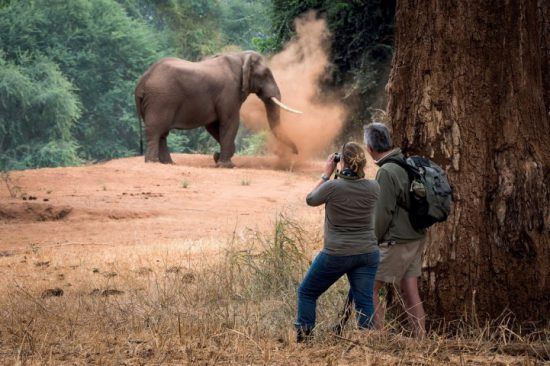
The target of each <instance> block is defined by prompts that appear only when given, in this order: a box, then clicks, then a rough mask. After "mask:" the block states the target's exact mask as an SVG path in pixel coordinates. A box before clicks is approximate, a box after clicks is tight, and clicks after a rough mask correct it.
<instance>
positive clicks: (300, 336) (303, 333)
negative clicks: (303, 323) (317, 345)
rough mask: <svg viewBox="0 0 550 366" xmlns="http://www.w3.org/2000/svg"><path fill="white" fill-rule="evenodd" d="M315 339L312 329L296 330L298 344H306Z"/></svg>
mask: <svg viewBox="0 0 550 366" xmlns="http://www.w3.org/2000/svg"><path fill="white" fill-rule="evenodd" d="M312 338H313V335H312V332H311V329H304V328H298V329H296V342H297V343H305V342H309V341H310V340H311V339H312Z"/></svg>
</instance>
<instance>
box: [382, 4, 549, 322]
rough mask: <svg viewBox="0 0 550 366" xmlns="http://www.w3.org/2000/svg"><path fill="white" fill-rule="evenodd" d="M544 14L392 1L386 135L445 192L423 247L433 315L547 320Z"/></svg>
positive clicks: (543, 9)
mask: <svg viewBox="0 0 550 366" xmlns="http://www.w3.org/2000/svg"><path fill="white" fill-rule="evenodd" d="M549 14H550V13H549V3H548V2H544V1H538V2H537V1H535V0H511V1H506V2H503V1H478V2H472V1H466V0H462V1H452V2H450V1H435V2H425V3H420V4H419V3H418V2H412V1H401V2H399V3H398V6H397V14H396V35H395V37H396V43H395V47H396V53H395V56H394V59H393V64H392V72H391V77H390V82H389V116H390V120H391V121H392V126H393V134H394V137H395V142H396V143H397V144H398V145H400V146H402V147H403V148H404V149H405V150H406V152H407V153H419V154H423V155H427V156H429V157H431V158H432V159H434V160H435V161H436V162H438V163H440V164H442V166H444V167H445V168H446V169H447V171H448V173H449V177H450V180H451V182H452V183H454V189H455V200H456V204H455V206H454V210H453V214H452V216H451V217H450V219H449V221H448V222H447V223H445V224H440V225H438V226H436V227H435V228H434V229H432V230H431V231H430V240H429V245H428V247H427V250H426V258H425V265H426V268H425V272H424V275H423V279H424V281H423V290H424V298H425V299H426V302H427V305H428V307H429V310H430V311H431V312H432V313H434V312H435V313H436V314H438V315H441V316H444V317H446V318H453V317H458V316H460V315H463V314H464V313H467V314H469V313H470V312H474V311H475V312H476V313H478V314H481V315H490V316H491V317H495V316H498V315H499V314H500V313H501V312H502V311H504V310H505V309H510V310H512V311H513V312H514V313H515V314H516V315H517V316H518V317H519V318H521V319H528V320H533V321H541V320H543V319H546V320H548V318H549V316H550V306H549V304H550V301H549V296H550V282H549V281H548V279H549V271H550V257H549V251H550V235H549V228H550V190H549V186H548V182H549V181H550V170H549V163H550V150H549V149H548V146H550V133H549V132H548V131H549V130H550V121H549V107H550V98H549V96H550V93H549V92H548V91H549V90H550V83H549V81H550V64H549V60H550V58H549V50H550V47H549V46H550V43H549V42H550V41H549V40H550V36H549V34H550V33H549V20H550V18H549Z"/></svg>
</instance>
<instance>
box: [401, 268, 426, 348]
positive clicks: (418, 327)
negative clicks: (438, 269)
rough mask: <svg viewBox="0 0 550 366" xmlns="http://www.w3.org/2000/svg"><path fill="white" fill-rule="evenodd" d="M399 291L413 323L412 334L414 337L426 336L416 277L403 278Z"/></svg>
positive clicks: (424, 316)
mask: <svg viewBox="0 0 550 366" xmlns="http://www.w3.org/2000/svg"><path fill="white" fill-rule="evenodd" d="M401 293H402V295H403V300H404V301H405V311H406V312H407V315H408V316H409V319H410V321H411V323H412V325H413V334H414V336H415V337H416V338H419V339H422V338H424V337H425V336H426V321H425V319H426V314H425V313H424V306H423V305H422V300H420V294H419V293H418V278H416V277H405V278H403V279H402V280H401Z"/></svg>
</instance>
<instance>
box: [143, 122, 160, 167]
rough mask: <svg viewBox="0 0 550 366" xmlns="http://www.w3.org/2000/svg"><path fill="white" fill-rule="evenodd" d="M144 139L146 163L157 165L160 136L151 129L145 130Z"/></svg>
mask: <svg viewBox="0 0 550 366" xmlns="http://www.w3.org/2000/svg"><path fill="white" fill-rule="evenodd" d="M145 137H146V139H147V152H146V153H145V162H146V163H158V162H159V161H160V160H159V144H160V135H159V134H158V133H157V132H156V131H154V130H153V129H147V128H146V129H145Z"/></svg>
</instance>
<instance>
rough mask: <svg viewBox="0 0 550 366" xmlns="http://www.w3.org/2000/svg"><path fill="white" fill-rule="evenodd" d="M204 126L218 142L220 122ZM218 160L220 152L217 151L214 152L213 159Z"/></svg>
mask: <svg viewBox="0 0 550 366" xmlns="http://www.w3.org/2000/svg"><path fill="white" fill-rule="evenodd" d="M204 128H206V131H208V133H209V134H210V135H211V136H212V137H213V138H214V139H215V140H216V141H218V144H219V143H220V123H219V122H218V121H216V122H212V123H210V124H208V125H206V126H204ZM218 160H220V153H219V152H217V151H216V152H215V153H214V161H215V162H216V163H217V162H218Z"/></svg>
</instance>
